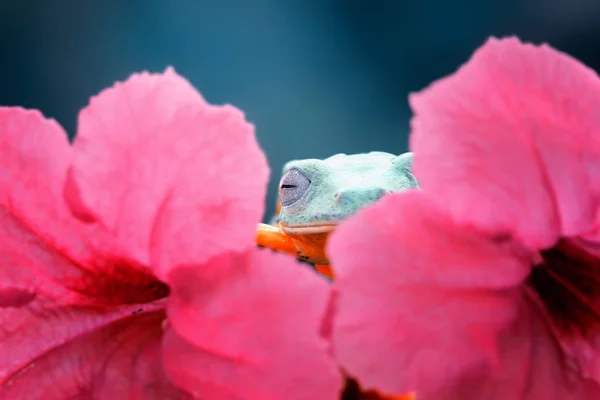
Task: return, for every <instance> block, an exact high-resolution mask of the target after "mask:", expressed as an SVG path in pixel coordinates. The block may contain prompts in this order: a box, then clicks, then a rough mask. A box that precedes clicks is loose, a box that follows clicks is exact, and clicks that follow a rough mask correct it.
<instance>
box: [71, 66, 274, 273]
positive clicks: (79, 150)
mask: <svg viewBox="0 0 600 400" xmlns="http://www.w3.org/2000/svg"><path fill="white" fill-rule="evenodd" d="M74 149H75V159H74V164H73V168H72V170H71V174H70V179H69V181H68V185H67V188H66V191H65V193H66V198H67V200H68V202H69V204H70V206H71V207H72V209H73V211H74V212H75V213H76V214H77V215H78V216H79V217H80V218H81V219H82V220H85V221H89V222H92V221H98V222H99V223H100V224H101V225H104V226H105V227H106V228H107V229H108V230H110V231H111V232H114V234H115V235H116V236H117V237H118V239H119V241H120V243H122V244H123V246H124V247H125V248H127V249H129V251H130V255H131V256H132V257H134V258H136V259H137V260H138V261H140V262H142V263H144V264H149V263H150V259H151V254H150V253H151V252H152V254H153V260H152V264H155V263H158V264H159V265H160V267H164V266H165V265H171V264H172V263H179V262H186V261H188V260H190V259H193V260H194V261H195V262H198V261H199V259H198V258H199V257H200V258H202V257H209V256H211V255H214V254H218V253H219V252H220V251H222V250H223V249H238V250H239V249H241V248H244V247H248V246H249V245H250V243H252V240H253V234H254V230H255V224H256V223H257V222H258V221H259V220H260V218H261V216H262V212H263V205H262V203H263V201H264V192H265V186H266V182H267V177H268V168H267V165H266V161H265V158H264V156H263V154H262V152H261V151H260V149H259V148H258V146H257V144H256V141H255V138H254V129H253V127H252V125H250V124H249V123H247V122H246V121H245V119H244V116H243V114H242V113H241V112H239V111H238V110H236V109H235V108H233V107H231V106H222V107H217V106H211V105H209V104H207V103H206V102H205V101H204V99H203V98H202V97H201V96H200V94H199V93H198V92H197V91H196V90H195V89H194V88H193V87H192V86H191V85H190V84H189V83H188V82H187V81H186V80H185V79H183V78H181V77H180V76H179V75H177V74H176V73H175V72H174V71H173V70H172V69H167V70H166V71H165V72H164V73H163V74H148V73H142V74H135V75H133V76H132V77H131V78H130V79H128V80H127V81H126V82H124V83H117V84H116V85H115V86H114V87H113V88H110V89H107V90H105V91H103V92H102V93H100V94H99V95H98V96H96V97H94V98H93V99H92V100H91V102H90V105H89V106H88V107H87V108H85V109H84V110H83V111H82V112H81V114H80V118H79V129H78V134H77V137H76V139H75V143H74ZM242 173H243V175H241V174H242ZM150 248H151V250H150Z"/></svg>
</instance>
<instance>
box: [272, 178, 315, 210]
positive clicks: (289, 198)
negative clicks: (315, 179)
mask: <svg viewBox="0 0 600 400" xmlns="http://www.w3.org/2000/svg"><path fill="white" fill-rule="evenodd" d="M309 186H310V179H308V178H307V177H306V175H304V174H303V173H302V172H300V170H299V169H297V168H292V169H290V170H289V171H287V172H286V173H285V174H284V175H283V177H282V178H281V182H279V200H280V201H281V205H282V206H283V207H287V206H291V205H292V204H294V203H295V202H297V201H298V200H300V199H301V198H302V196H304V193H306V191H307V190H308V187H309Z"/></svg>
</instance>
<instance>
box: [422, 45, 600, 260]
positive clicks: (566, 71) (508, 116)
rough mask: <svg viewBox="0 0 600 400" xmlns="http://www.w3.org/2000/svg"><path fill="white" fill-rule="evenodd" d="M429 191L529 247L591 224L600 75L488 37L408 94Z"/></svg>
mask: <svg viewBox="0 0 600 400" xmlns="http://www.w3.org/2000/svg"><path fill="white" fill-rule="evenodd" d="M410 104H411V107H412V109H413V110H414V113H415V117H414V119H413V122H412V128H413V129H412V132H413V134H412V137H411V149H412V150H413V151H414V152H415V161H414V170H415V174H416V176H417V178H418V179H419V182H420V184H421V186H422V188H423V189H424V190H428V191H431V192H432V193H435V194H436V201H438V202H439V203H440V204H441V205H443V207H444V208H446V209H448V211H449V212H450V213H451V214H452V216H453V217H454V218H456V219H457V220H459V221H462V222H465V223H467V224H469V225H473V226H477V227H479V228H480V229H483V230H485V231H488V232H491V233H494V234H505V235H514V236H515V237H516V238H518V239H519V240H520V241H522V242H523V243H524V244H526V245H527V246H529V247H531V248H535V249H540V248H547V247H549V246H551V245H552V244H554V242H555V241H556V239H557V238H558V236H572V235H576V234H580V233H582V232H584V231H586V230H588V229H589V228H590V227H591V224H592V222H593V219H594V217H595V214H596V210H597V208H598V204H599V203H598V202H599V198H600V180H599V179H598V178H597V177H598V173H599V172H600V161H599V160H600V117H599V116H598V112H597V110H598V104H600V79H598V76H597V75H596V74H595V73H594V71H592V70H591V69H589V68H587V67H585V66H584V65H582V64H581V63H580V62H578V61H577V60H575V59H573V58H571V57H569V56H568V55H566V54H563V53H560V52H558V51H556V50H553V49H551V48H550V47H548V46H540V47H536V46H533V45H524V44H522V43H520V42H519V41H518V40H517V39H505V40H497V39H490V40H489V41H488V42H487V43H486V44H485V45H484V46H482V47H481V48H480V49H479V50H477V51H476V52H475V54H474V55H473V57H472V58H471V60H470V61H469V62H468V63H467V64H466V65H464V66H463V67H461V68H460V69H459V70H458V71H457V72H456V73H455V74H453V75H451V76H450V77H447V78H444V79H442V80H440V81H438V82H435V83H434V84H432V85H431V86H430V87H429V88H427V89H425V90H423V91H422V92H420V93H418V94H415V95H412V96H411V97H410Z"/></svg>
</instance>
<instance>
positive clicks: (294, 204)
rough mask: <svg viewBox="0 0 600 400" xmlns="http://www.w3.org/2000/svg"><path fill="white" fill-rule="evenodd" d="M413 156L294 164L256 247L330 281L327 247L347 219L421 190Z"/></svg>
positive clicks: (285, 171)
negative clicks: (388, 197)
mask: <svg viewBox="0 0 600 400" xmlns="http://www.w3.org/2000/svg"><path fill="white" fill-rule="evenodd" d="M412 158H413V157H412V153H404V154H401V155H399V156H395V155H393V154H390V153H384V152H375V151H374V152H370V153H360V154H352V155H346V154H336V155H334V156H331V157H329V158H326V159H324V160H319V159H305V160H295V161H290V162H288V163H286V164H285V166H284V167H283V173H282V177H281V180H280V183H279V193H278V200H277V208H276V215H275V216H274V218H273V220H272V221H271V225H268V224H259V228H258V231H257V243H258V244H259V245H261V246H264V247H269V248H272V249H274V250H277V251H283V252H286V253H291V254H293V255H294V256H296V257H297V258H299V259H301V260H304V261H306V262H309V263H312V264H315V265H316V267H317V269H318V270H319V271H320V272H322V273H324V274H325V275H329V276H331V271H330V269H329V268H328V267H327V266H328V265H329V260H328V259H327V256H326V254H325V246H326V243H327V238H328V236H329V234H330V233H331V232H332V231H333V230H334V229H335V227H336V226H337V225H338V224H339V223H340V222H341V221H343V220H344V219H346V218H347V217H349V216H351V215H353V214H355V213H356V212H357V211H358V210H360V209H361V208H363V207H365V206H368V205H370V204H373V203H375V202H376V201H378V200H379V199H381V198H382V197H383V196H384V195H386V194H388V193H393V192H399V191H404V190H409V189H416V188H418V187H419V185H418V182H417V180H416V178H415V176H414V175H413V173H412Z"/></svg>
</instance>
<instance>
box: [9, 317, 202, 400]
mask: <svg viewBox="0 0 600 400" xmlns="http://www.w3.org/2000/svg"><path fill="white" fill-rule="evenodd" d="M72 311H73V314H72V316H73V317H76V318H81V317H82V315H81V313H80V312H78V311H77V310H76V309H73V310H72ZM78 314H79V315H78ZM47 317H49V318H48V320H47V322H46V324H56V325H55V327H54V329H45V331H46V332H45V333H46V334H49V335H61V334H62V333H64V331H63V332H61V330H62V329H61V326H60V323H61V322H60V321H55V320H53V319H52V315H51V314H49V315H47ZM87 317H88V322H92V321H93V317H92V315H91V314H90V313H88V316H87ZM163 318H164V312H157V313H153V314H147V315H142V316H137V317H133V318H130V319H124V320H119V321H117V322H114V323H111V324H107V325H106V326H104V327H102V328H100V329H94V330H90V331H88V332H85V333H81V334H78V335H73V336H72V338H71V339H70V340H68V341H65V342H64V343H62V342H60V341H59V340H55V343H54V345H53V346H52V347H49V348H48V349H46V351H44V352H40V353H39V354H37V355H36V357H35V358H32V359H30V362H29V363H28V364H27V365H26V366H24V367H23V368H22V369H19V370H16V371H13V372H12V374H11V375H10V376H8V377H7V378H6V380H3V382H2V384H1V385H0V398H3V399H25V398H26V399H30V400H36V399H39V400H42V399H43V400H54V399H56V400H59V399H61V400H62V399H67V398H68V399H80V398H94V399H107V400H108V399H148V400H153V399H154V400H159V399H160V400H162V399H171V400H175V399H182V400H183V399H191V398H192V397H191V396H189V395H188V394H186V393H184V392H182V391H181V390H179V389H177V388H175V387H174V386H173V385H172V384H171V383H170V381H169V380H168V379H167V377H166V375H165V372H164V371H163V369H162V368H163V363H162V354H161V351H160V350H161V339H162V327H161V321H162V319H163ZM63 322H64V321H63ZM39 327H40V326H39V325H38V328H39ZM26 331H27V333H29V334H30V335H28V336H26V337H24V338H22V340H25V341H27V342H30V343H32V344H33V343H34V342H35V341H36V340H40V341H44V337H43V336H42V335H39V334H38V335H36V336H31V334H33V333H34V330H33V327H31V328H30V329H26ZM56 339H58V338H56ZM19 346H20V347H26V345H25V344H24V343H23V342H20V343H19ZM3 350H4V349H3ZM5 355H6V356H7V357H8V356H10V355H11V353H8V354H7V353H5V352H4V351H3V352H2V356H3V357H5ZM15 360H16V359H12V361H13V363H15Z"/></svg>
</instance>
